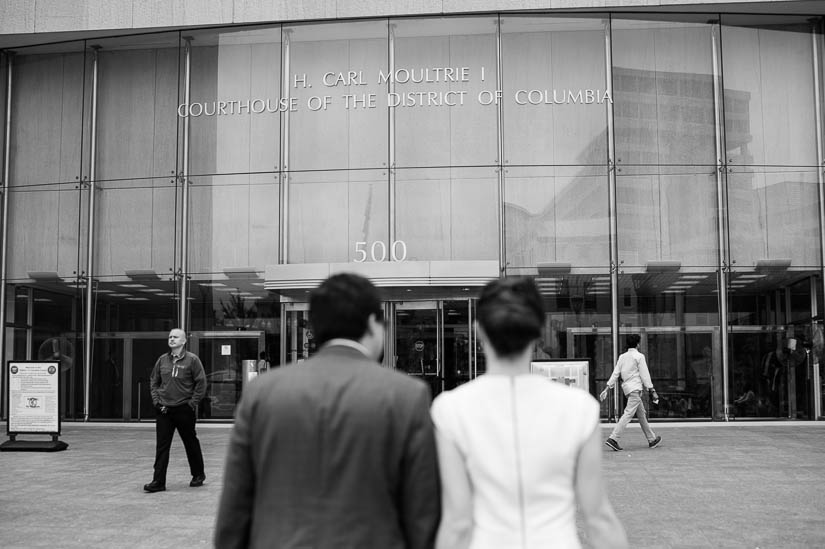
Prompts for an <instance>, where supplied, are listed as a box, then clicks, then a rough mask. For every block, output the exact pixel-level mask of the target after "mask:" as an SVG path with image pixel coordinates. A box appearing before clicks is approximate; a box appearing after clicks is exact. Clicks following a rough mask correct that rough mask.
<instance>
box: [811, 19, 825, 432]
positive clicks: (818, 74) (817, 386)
mask: <svg viewBox="0 0 825 549" xmlns="http://www.w3.org/2000/svg"><path fill="white" fill-rule="evenodd" d="M821 29H822V22H821V20H819V19H817V20H816V21H815V22H814V23H813V25H812V28H811V48H812V50H813V65H814V113H815V114H814V119H815V122H816V165H817V170H816V179H817V189H818V194H819V263H820V271H819V284H820V286H821V285H822V284H823V283H825V177H824V176H823V170H825V153H824V152H823V150H822V145H823V135H822V91H823V90H822V55H821V54H822V34H821ZM818 287H819V286H816V285H815V284H814V283H813V282H812V283H811V316H812V317H815V316H817V315H818V314H819V313H818V311H817V309H818V301H817V295H816V290H817V289H818ZM819 367H820V366H819V360H818V357H814V368H813V370H814V371H813V377H812V381H813V385H814V395H813V396H814V419H819V418H820V417H821V416H822V385H821V379H820V372H819Z"/></svg>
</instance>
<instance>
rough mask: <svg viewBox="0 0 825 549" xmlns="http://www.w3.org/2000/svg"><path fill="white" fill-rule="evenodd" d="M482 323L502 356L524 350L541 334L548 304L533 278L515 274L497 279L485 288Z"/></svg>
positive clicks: (480, 310) (480, 307) (480, 308)
mask: <svg viewBox="0 0 825 549" xmlns="http://www.w3.org/2000/svg"><path fill="white" fill-rule="evenodd" d="M478 323H479V324H480V325H481V328H482V329H483V330H484V333H485V334H487V340H488V341H489V342H490V345H492V347H493V349H494V350H495V351H496V353H498V355H499V356H501V357H505V358H506V357H511V356H514V355H517V354H519V353H521V352H523V351H524V349H525V348H527V346H528V345H530V344H531V343H532V342H533V341H535V340H536V339H538V338H539V336H541V327H542V324H544V308H543V307H542V302H541V294H540V293H539V291H538V289H537V288H536V285H535V284H534V283H533V280H532V279H529V278H522V277H511V278H502V279H499V280H494V281H492V282H490V283H489V284H487V285H486V286H485V287H484V289H482V290H481V295H480V296H479V300H478Z"/></svg>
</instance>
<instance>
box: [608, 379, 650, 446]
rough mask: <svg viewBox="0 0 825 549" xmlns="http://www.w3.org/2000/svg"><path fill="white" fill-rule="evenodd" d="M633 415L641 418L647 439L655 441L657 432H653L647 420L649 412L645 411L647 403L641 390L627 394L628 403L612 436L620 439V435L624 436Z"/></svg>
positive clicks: (640, 422)
mask: <svg viewBox="0 0 825 549" xmlns="http://www.w3.org/2000/svg"><path fill="white" fill-rule="evenodd" d="M633 416H636V417H638V418H639V425H641V427H642V431H643V432H644V434H645V436H646V437H647V441H648V442H653V440H654V439H655V438H656V433H654V432H653V430H652V429H651V428H650V424H649V423H648V422H647V412H646V411H645V405H644V404H643V403H642V392H641V391H631V392H630V394H629V395H627V405H626V406H625V407H624V414H622V418H621V419H620V420H619V423H617V424H616V426H615V427H614V428H613V432H612V433H611V434H610V438H612V439H613V440H619V437H621V436H622V433H623V432H624V430H625V428H626V427H627V424H628V423H630V420H631V419H633Z"/></svg>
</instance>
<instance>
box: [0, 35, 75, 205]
mask: <svg viewBox="0 0 825 549" xmlns="http://www.w3.org/2000/svg"><path fill="white" fill-rule="evenodd" d="M50 49H51V50H56V49H59V53H53V52H51V51H49V50H50ZM13 63H14V68H13V78H12V106H11V108H12V113H13V114H12V117H11V140H10V143H9V153H10V158H9V164H10V175H9V183H10V184H11V185H13V186H20V187H26V186H31V185H41V184H44V183H55V182H73V183H76V182H77V181H78V179H79V177H80V172H81V167H80V162H81V154H80V153H81V149H82V148H83V144H84V143H83V130H84V121H83V112H84V106H85V105H84V93H83V90H84V67H85V63H86V57H85V55H84V52H83V44H82V43H69V44H61V45H60V47H59V48H57V47H50V48H23V49H20V50H18V53H17V55H15V56H14V61H13ZM2 85H3V86H4V87H5V81H4V82H3V84H2ZM87 85H88V82H87ZM3 112H4V113H5V104H4V105H3ZM4 131H5V128H4ZM44 211H51V212H56V211H58V210H44Z"/></svg>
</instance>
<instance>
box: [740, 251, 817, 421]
mask: <svg viewBox="0 0 825 549" xmlns="http://www.w3.org/2000/svg"><path fill="white" fill-rule="evenodd" d="M817 276H818V273H817V271H816V270H810V271H804V270H786V269H784V268H779V267H774V268H760V269H754V270H744V269H738V270H737V271H735V272H733V273H731V275H730V285H729V290H728V292H729V302H730V315H729V320H730V324H731V328H730V329H731V336H730V348H731V357H732V360H731V381H730V400H731V413H733V414H734V415H736V416H738V417H784V418H792V419H811V418H813V385H812V381H813V368H814V363H815V361H816V360H817V357H818V354H819V353H821V347H822V342H821V341H822V340H821V333H818V332H819V329H820V328H819V326H817V325H814V324H813V319H812V318H811V293H810V292H811V277H817Z"/></svg>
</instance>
